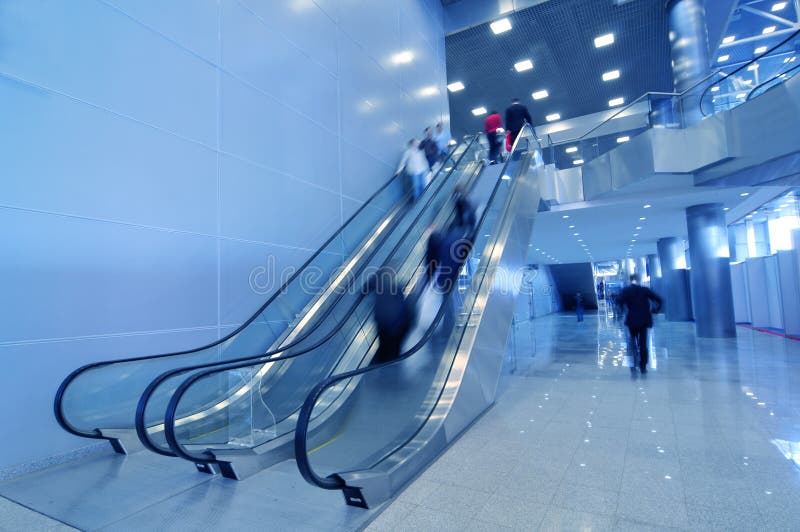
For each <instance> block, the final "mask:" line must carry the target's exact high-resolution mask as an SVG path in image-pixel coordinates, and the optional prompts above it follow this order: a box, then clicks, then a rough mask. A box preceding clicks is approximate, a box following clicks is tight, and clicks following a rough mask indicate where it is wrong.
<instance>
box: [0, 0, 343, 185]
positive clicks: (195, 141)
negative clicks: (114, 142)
mask: <svg viewBox="0 0 800 532" xmlns="http://www.w3.org/2000/svg"><path fill="white" fill-rule="evenodd" d="M99 1H102V0H99ZM219 72H221V73H222V74H225V75H227V76H229V77H231V78H232V79H234V80H236V81H238V82H239V83H241V84H243V85H245V86H247V87H249V88H251V89H253V90H255V91H256V92H259V93H261V94H263V95H264V96H266V97H267V98H269V99H270V100H272V101H273V102H274V103H275V104H277V105H280V106H282V107H284V108H286V109H288V110H290V111H292V112H294V113H296V114H297V115H298V116H300V117H302V118H304V119H306V120H308V121H309V122H311V123H313V124H314V125H315V126H317V127H319V129H321V130H323V131H325V132H327V133H329V134H330V135H332V136H336V132H334V131H333V130H331V129H329V128H328V127H327V126H325V125H323V124H321V123H320V122H318V121H317V120H315V119H313V118H311V117H310V116H308V115H306V114H305V113H303V112H302V111H300V110H298V109H296V108H295V107H293V106H291V105H289V104H287V103H285V102H282V101H280V100H279V99H277V98H276V97H275V96H273V95H272V94H270V93H268V92H266V91H265V90H263V89H261V88H259V87H257V86H256V85H254V84H252V83H250V82H249V81H247V80H245V79H243V78H241V77H239V76H238V75H236V74H234V73H233V72H228V71H226V70H225V69H219ZM0 77H3V78H6V79H8V80H11V81H15V82H17V83H20V84H23V85H27V86H29V87H33V88H36V89H40V90H43V91H46V92H50V93H52V94H57V95H59V96H63V97H65V98H69V99H70V100H73V101H75V102H78V103H81V104H84V105H87V106H89V107H92V108H93V109H97V110H99V111H105V112H107V113H109V114H111V115H114V116H116V117H119V118H123V119H126V120H130V121H132V122H135V123H137V124H140V125H143V126H147V127H150V128H152V129H155V130H157V131H159V132H161V133H164V134H167V135H172V136H174V137H176V138H179V139H181V140H184V141H186V142H190V143H192V144H196V145H198V146H202V147H204V148H206V149H208V150H210V151H212V152H217V151H218V150H216V149H215V148H214V146H211V145H209V144H207V143H206V142H203V141H202V140H198V139H194V138H191V137H187V136H185V135H183V134H181V133H178V132H176V131H173V130H171V129H168V128H166V127H163V126H160V125H157V124H153V123H151V122H148V121H146V120H142V119H140V118H136V117H134V116H131V115H127V114H125V113H122V112H120V111H116V110H114V109H111V108H109V107H105V106H102V105H99V104H96V103H92V102H90V101H88V100H84V99H83V98H80V97H78V96H74V95H72V94H69V93H67V92H64V91H62V90H60V89H56V88H53V87H48V86H45V85H42V84H40V83H36V82H34V81H30V80H27V79H25V78H21V77H19V76H16V75H14V74H9V73H8V72H3V71H0ZM223 153H225V152H223ZM283 173H285V172H283ZM286 175H290V174H286ZM292 177H295V176H292Z"/></svg>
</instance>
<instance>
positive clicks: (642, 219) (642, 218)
mask: <svg viewBox="0 0 800 532" xmlns="http://www.w3.org/2000/svg"><path fill="white" fill-rule="evenodd" d="M639 220H641V221H645V220H647V218H645V217H644V216H642V217H641V218H639Z"/></svg>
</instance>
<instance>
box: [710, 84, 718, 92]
mask: <svg viewBox="0 0 800 532" xmlns="http://www.w3.org/2000/svg"><path fill="white" fill-rule="evenodd" d="M711 92H719V85H717V86H714V87H711Z"/></svg>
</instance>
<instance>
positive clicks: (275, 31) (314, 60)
mask: <svg viewBox="0 0 800 532" xmlns="http://www.w3.org/2000/svg"><path fill="white" fill-rule="evenodd" d="M236 3H237V4H239V5H240V6H242V8H244V9H245V10H247V11H248V12H249V13H250V14H251V15H252V16H253V17H255V18H256V19H258V21H259V22H261V24H262V25H263V26H264V28H266V29H267V30H268V31H271V32H274V33H277V34H278V35H280V36H281V38H282V39H283V40H284V41H286V42H287V43H289V44H290V45H291V46H292V48H294V49H296V50H297V51H298V52H300V53H301V54H303V55H304V56H306V57H307V58H308V59H310V60H311V61H312V62H314V63H315V64H316V65H317V66H319V67H320V68H322V69H323V70H324V71H325V72H327V73H328V74H330V75H331V77H333V78H334V79H338V78H339V73H338V72H333V71H331V70H330V69H329V68H328V67H327V66H325V65H324V64H322V63H321V62H319V61H318V60H317V59H316V58H315V57H314V56H312V55H311V54H310V53H308V52H307V51H306V50H305V49H303V48H302V47H301V46H300V45H298V44H297V43H296V42H295V41H294V40H293V39H291V38H290V37H289V36H288V35H286V33H284V32H283V31H281V29H276V28H278V25H277V24H275V25H274V27H271V26H270V24H269V23H268V22H267V21H266V20H264V17H262V16H261V15H259V14H258V13H256V12H255V11H253V10H252V9H251V8H250V6H248V5H247V4H244V3H243V2H242V0H236ZM314 5H316V2H314ZM317 9H319V10H320V11H322V13H323V14H325V15H326V16H327V13H325V12H324V11H323V10H322V9H321V8H320V7H319V6H317ZM220 18H221V17H220ZM328 18H330V17H328ZM334 28H335V29H339V25H338V24H336V23H334ZM336 57H337V59H338V57H339V46H338V43H337V46H336ZM220 63H221V61H220ZM337 64H338V62H337Z"/></svg>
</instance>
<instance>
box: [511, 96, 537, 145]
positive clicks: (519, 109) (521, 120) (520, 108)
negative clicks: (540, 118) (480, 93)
mask: <svg viewBox="0 0 800 532" xmlns="http://www.w3.org/2000/svg"><path fill="white" fill-rule="evenodd" d="M525 122H527V123H528V124H531V125H533V120H532V119H531V114H530V113H529V112H528V108H527V107H525V106H524V105H522V104H521V103H520V102H519V98H514V99H513V100H511V106H509V108H508V109H506V129H507V130H508V131H509V132H510V133H511V137H510V138H511V145H512V146H513V145H514V141H515V140H517V136H518V135H519V132H520V131H522V128H523V127H524V126H525Z"/></svg>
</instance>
